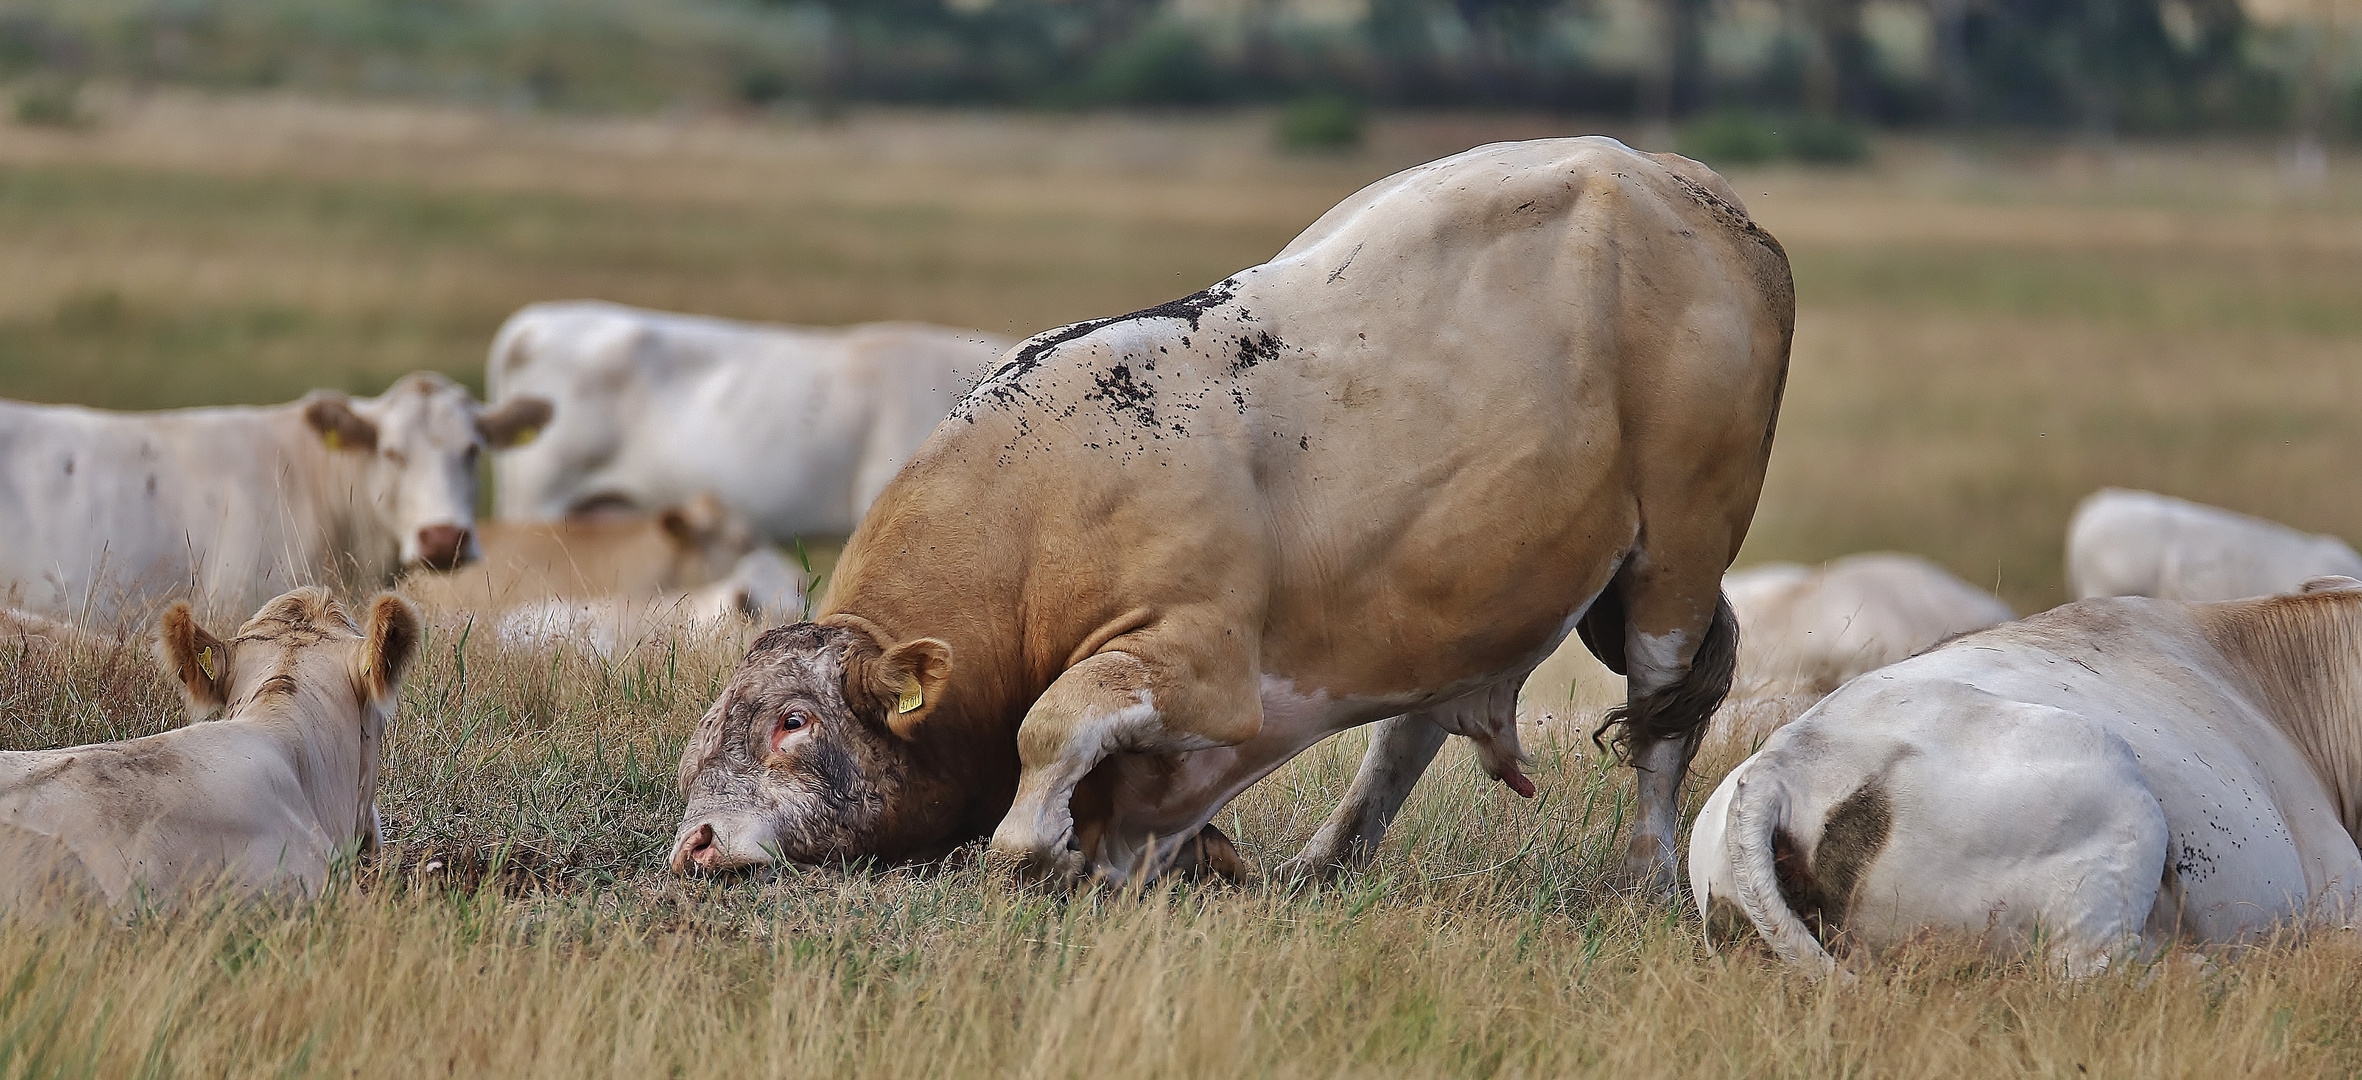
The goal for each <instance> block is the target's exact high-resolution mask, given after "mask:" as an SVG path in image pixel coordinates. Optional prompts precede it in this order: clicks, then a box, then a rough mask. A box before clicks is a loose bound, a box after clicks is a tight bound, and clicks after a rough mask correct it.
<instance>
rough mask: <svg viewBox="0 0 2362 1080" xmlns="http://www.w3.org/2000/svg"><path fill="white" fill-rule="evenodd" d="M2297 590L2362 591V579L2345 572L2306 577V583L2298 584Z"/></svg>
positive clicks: (2310, 591) (2311, 591) (2316, 591)
mask: <svg viewBox="0 0 2362 1080" xmlns="http://www.w3.org/2000/svg"><path fill="white" fill-rule="evenodd" d="M2296 591H2298V592H2300V593H2329V592H2362V581H2357V580H2355V579H2353V578H2350V577H2346V576H2345V575H2343V574H2327V575H2323V576H2321V577H2317V578H2307V579H2305V583H2304V584H2302V585H2299V586H2297V589H2296Z"/></svg>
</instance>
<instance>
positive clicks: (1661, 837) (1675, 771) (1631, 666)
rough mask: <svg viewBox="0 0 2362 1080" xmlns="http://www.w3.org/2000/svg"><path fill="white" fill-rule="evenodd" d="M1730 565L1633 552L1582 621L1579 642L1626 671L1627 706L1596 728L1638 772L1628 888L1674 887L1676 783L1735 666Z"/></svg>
mask: <svg viewBox="0 0 2362 1080" xmlns="http://www.w3.org/2000/svg"><path fill="white" fill-rule="evenodd" d="M1724 550H1727V549H1724ZM1718 554H1719V553H1718ZM1726 561H1727V559H1714V558H1705V557H1699V558H1695V559H1688V560H1680V559H1667V560H1664V561H1662V562H1659V561H1657V560H1653V559H1650V558H1647V557H1636V558H1635V559H1634V560H1633V561H1632V562H1630V563H1627V564H1626V565H1625V567H1624V569H1623V571H1622V572H1621V573H1619V574H1618V575H1617V577H1616V580H1615V581H1614V582H1613V583H1611V584H1610V585H1609V586H1608V589H1607V591H1606V592H1605V593H1602V594H1601V595H1600V597H1599V599H1598V601H1596V602H1595V603H1593V604H1592V606H1591V610H1590V612H1589V613H1587V614H1586V615H1585V616H1584V617H1583V622H1582V625H1581V627H1580V629H1581V632H1582V635H1583V643H1584V644H1585V645H1587V646H1589V647H1590V649H1591V651H1592V653H1593V654H1594V655H1596V656H1598V657H1599V658H1600V660H1601V661H1602V662H1604V663H1606V664H1607V666H1608V667H1609V668H1611V669H1614V670H1616V671H1618V672H1621V673H1622V674H1623V675H1624V693H1625V697H1624V704H1622V705H1619V706H1617V707H1615V708H1614V709H1611V710H1609V711H1608V715H1607V719H1606V721H1605V722H1604V723H1602V724H1601V725H1600V729H1599V732H1600V734H1605V733H1608V732H1609V731H1610V730H1611V729H1612V730H1613V735H1612V736H1610V738H1609V741H1610V742H1611V744H1612V745H1613V747H1614V749H1615V751H1616V753H1617V754H1618V756H1620V757H1621V758H1622V759H1623V760H1624V761H1625V762H1627V763H1629V764H1630V765H1631V766H1632V767H1633V769H1634V770H1636V771H1637V772H1638V774H1639V781H1640V782H1639V788H1640V791H1639V806H1638V807H1637V808H1636V809H1637V813H1636V814H1635V816H1634V819H1633V823H1632V838H1631V839H1630V840H1629V841H1628V842H1627V843H1626V844H1625V847H1624V861H1623V865H1622V866H1621V867H1620V868H1619V870H1618V872H1617V878H1618V880H1619V882H1620V883H1622V884H1623V885H1624V886H1625V887H1627V888H1633V889H1640V890H1646V891H1650V892H1656V893H1670V892H1671V891H1672V889H1673V887H1674V872H1673V836H1674V832H1675V830H1676V828H1677V827H1678V825H1679V816H1680V811H1681V783H1682V780H1683V779H1684V778H1685V776H1686V775H1687V774H1688V772H1689V763H1690V758H1691V757H1692V756H1693V755H1695V754H1696V753H1697V750H1698V741H1699V739H1700V738H1701V737H1702V736H1704V735H1705V732H1706V725H1707V723H1708V722H1709V721H1711V720H1712V719H1713V718H1714V710H1715V709H1716V708H1718V707H1720V706H1721V705H1722V699H1723V696H1724V695H1725V694H1727V693H1729V692H1730V684H1731V677H1732V675H1733V673H1734V671H1735V669H1736V668H1737V666H1738V650H1739V626H1738V620H1737V618H1736V617H1734V616H1733V615H1732V614H1731V609H1730V604H1729V602H1728V601H1725V600H1724V599H1723V598H1722V592H1721V587H1720V583H1721V575H1722V569H1723V563H1724V562H1726ZM1595 737H1596V736H1595Z"/></svg>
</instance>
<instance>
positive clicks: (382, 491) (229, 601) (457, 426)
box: [0, 374, 550, 627]
mask: <svg viewBox="0 0 2362 1080" xmlns="http://www.w3.org/2000/svg"><path fill="white" fill-rule="evenodd" d="M549 417H550V407H549V403H548V401H547V400H545V399H543V398H539V397H532V396H516V397H512V398H511V400H509V401H508V402H505V403H503V404H502V405H501V406H500V407H498V408H494V409H489V410H487V409H484V408H482V407H480V406H478V405H477V404H476V402H475V401H474V400H473V399H472V398H470V397H469V395H468V392H467V391H466V390H465V389H464V388H462V387H460V386H459V385H458V384H456V383H453V382H452V381H451V380H449V379H446V378H444V377H442V376H440V375H433V374H415V375H411V376H408V377H406V378H404V379H403V380H401V381H400V382H399V383H397V384H395V386H394V387H393V388H392V389H390V390H388V391H386V392H385V394H384V395H382V396H380V397H376V398H360V399H348V398H346V397H345V396H343V395H341V394H328V393H315V394H312V395H310V396H308V397H306V398H304V399H303V400H301V401H296V402H292V403H289V404H285V405H275V406H268V407H259V408H257V407H231V408H209V409H179V410H172V411H167V412H152V413H122V412H106V411H102V410H98V409H86V408H81V407H79V406H72V405H33V404H26V403H23V402H13V401H8V402H0V603H9V604H14V605H16V606H19V607H22V608H25V609H26V610H29V611H32V612H34V613H36V614H48V615H62V616H67V617H71V618H75V619H78V620H80V621H82V622H83V623H84V624H85V625H88V626H96V627H105V626H111V625H114V624H118V623H120V622H121V621H123V620H124V619H125V618H126V617H136V616H140V615H143V614H145V613H147V612H149V611H153V610H154V608H153V605H154V604H156V603H157V602H158V601H159V600H162V599H164V598H167V597H172V596H181V597H185V598H188V599H190V600H192V601H194V602H195V603H196V605H197V607H198V610H199V611H200V612H201V613H205V614H208V615H210V614H215V613H226V614H232V615H234V614H236V613H240V612H247V611H252V610H254V608H255V607H256V606H257V605H259V604H261V603H262V601H264V600H266V599H268V598H270V597H271V596H274V595H277V594H278V593H280V592H283V591H285V590H287V589H290V588H293V587H295V586H298V585H306V584H313V583H318V582H321V581H330V582H335V583H337V584H339V585H342V586H345V587H347V588H350V589H353V590H359V589H362V588H369V587H375V586H377V585H381V584H384V583H385V582H387V581H388V580H390V579H391V578H392V577H393V576H394V575H395V573H396V572H398V571H399V570H400V569H402V568H404V567H413V566H420V567H426V568H429V569H435V570H448V569H450V568H452V567H455V566H458V565H461V564H463V563H466V562H468V561H470V560H472V559H474V558H476V557H477V554H478V551H477V547H476V540H475V535H474V527H475V501H476V488H477V470H476V462H477V458H478V456H479V455H480V453H481V451H482V450H483V449H484V448H486V447H491V448H493V449H501V448H505V447H508V446H512V445H515V444H517V443H519V442H522V441H525V440H527V439H529V438H530V437H531V436H532V434H533V432H534V431H535V430H536V429H538V428H540V427H541V426H542V425H544V424H546V423H547V422H548V420H549Z"/></svg>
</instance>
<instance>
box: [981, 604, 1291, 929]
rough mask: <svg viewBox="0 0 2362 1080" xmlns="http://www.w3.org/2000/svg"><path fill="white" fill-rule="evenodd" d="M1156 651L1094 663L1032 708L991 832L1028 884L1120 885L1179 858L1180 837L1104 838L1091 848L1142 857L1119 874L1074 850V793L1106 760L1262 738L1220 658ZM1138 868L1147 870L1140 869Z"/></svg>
mask: <svg viewBox="0 0 2362 1080" xmlns="http://www.w3.org/2000/svg"><path fill="white" fill-rule="evenodd" d="M1233 640H1235V639H1233ZM1120 643H1122V641H1121V639H1119V641H1118V642H1117V643H1111V644H1120ZM1169 647H1170V646H1168V648H1169ZM1163 651H1164V650H1163V649H1159V648H1157V647H1156V645H1155V644H1152V643H1149V642H1141V643H1137V644H1136V645H1135V646H1134V647H1133V648H1110V649H1107V650H1105V651H1102V652H1099V653H1095V654H1093V655H1092V656H1090V657H1089V658H1088V659H1085V660H1084V661H1083V662H1081V663H1079V664H1076V665H1075V666H1073V667H1071V668H1068V669H1067V670H1066V672H1065V674H1063V675H1060V676H1059V677H1058V679H1057V681H1056V682H1053V683H1051V684H1050V689H1049V690H1048V691H1047V692H1045V693H1043V694H1042V696H1041V698H1040V699H1039V700H1037V701H1035V702H1034V705H1033V708H1032V709H1030V710H1028V711H1027V712H1026V714H1025V720H1024V723H1023V724H1022V725H1020V726H1019V728H1018V729H1017V757H1018V762H1019V764H1020V766H1021V768H1022V772H1020V774H1019V775H1018V779H1017V797H1016V799H1015V801H1014V802H1012V803H1011V804H1010V806H1009V812H1008V814H1007V816H1005V817H1003V818H1002V819H1001V823H1000V826H999V827H998V828H996V829H994V830H993V834H992V845H991V850H992V851H993V852H994V853H995V854H998V855H1002V856H1006V857H1011V858H1014V859H1016V860H1018V861H1019V863H1020V865H1021V866H1023V867H1024V868H1026V869H1027V870H1029V871H1031V872H1033V873H1036V874H1043V875H1048V876H1053V877H1062V878H1066V879H1069V880H1072V879H1076V878H1080V877H1083V876H1086V875H1092V876H1097V877H1101V878H1104V879H1108V880H1111V881H1116V882H1121V881H1125V880H1128V879H1130V878H1131V877H1132V876H1133V875H1134V874H1135V873H1139V872H1145V873H1147V874H1150V875H1153V874H1154V873H1155V872H1156V871H1157V870H1158V869H1160V868H1161V863H1162V861H1164V860H1166V859H1169V858H1171V857H1173V856H1175V855H1177V854H1178V853H1179V852H1178V848H1179V845H1180V843H1181V842H1183V841H1185V840H1187V839H1188V838H1187V837H1174V838H1157V839H1156V841H1155V842H1153V843H1145V844H1134V843H1131V842H1130V841H1131V840H1132V839H1133V838H1120V837H1119V838H1110V841H1109V842H1105V843H1102V845H1100V846H1101V847H1102V848H1104V849H1106V850H1109V851H1117V852H1123V851H1138V852H1141V853H1143V854H1145V855H1147V856H1149V857H1148V858H1146V859H1145V860H1143V859H1139V858H1128V859H1124V860H1121V864H1120V865H1119V864H1118V863H1115V862H1106V861H1102V860H1095V859H1093V858H1092V857H1091V855H1092V854H1093V853H1086V852H1084V851H1081V850H1079V849H1078V847H1077V845H1076V842H1075V840H1076V835H1075V820H1074V793H1075V787H1076V786H1077V785H1078V784H1080V783H1082V781H1083V778H1084V777H1086V776H1088V775H1090V773H1091V771H1092V770H1093V769H1096V768H1098V767H1099V765H1100V763H1101V762H1103V761H1105V760H1107V758H1108V757H1109V756H1110V755H1112V754H1148V755H1174V754H1184V753H1188V752H1190V751H1194V750H1205V749H1209V748H1212V747H1216V746H1231V745H1236V744H1237V743H1239V742H1242V741H1244V740H1245V739H1246V738H1248V737H1250V736H1252V735H1253V734H1254V733H1255V732H1256V731H1258V730H1260V729H1261V726H1262V712H1261V706H1260V704H1259V702H1258V701H1257V699H1256V696H1255V695H1254V693H1253V691H1252V687H1253V683H1252V681H1251V680H1249V679H1247V678H1246V677H1245V673H1244V672H1245V669H1244V667H1243V665H1240V664H1237V663H1235V662H1230V663H1226V662H1225V660H1226V659H1228V658H1225V657H1222V656H1220V655H1219V653H1217V654H1216V655H1213V656H1206V655H1189V656H1187V657H1186V659H1185V660H1179V661H1165V660H1162V659H1160V655H1159V654H1160V653H1162V652H1163ZM1231 651H1235V647H1233V649H1232V650H1231ZM1225 668H1234V669H1236V670H1233V671H1224V670H1222V669H1225ZM1176 673H1186V675H1185V676H1181V675H1177V674H1176ZM1226 675H1227V676H1230V677H1227V678H1226V677H1225V676H1226ZM1232 683H1237V684H1238V685H1237V686H1232V685H1230V684H1232ZM1242 689H1243V690H1244V692H1243V693H1242V692H1240V690H1242ZM1143 861H1145V862H1147V863H1149V864H1151V865H1146V866H1142V865H1139V863H1141V862H1143Z"/></svg>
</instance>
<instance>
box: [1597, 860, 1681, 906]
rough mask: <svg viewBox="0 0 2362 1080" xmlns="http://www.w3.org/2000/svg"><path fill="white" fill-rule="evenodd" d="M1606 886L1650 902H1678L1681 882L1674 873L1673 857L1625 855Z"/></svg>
mask: <svg viewBox="0 0 2362 1080" xmlns="http://www.w3.org/2000/svg"><path fill="white" fill-rule="evenodd" d="M1608 886H1609V887H1610V888H1613V889H1614V890H1616V891H1617V892H1620V893H1623V894H1625V895H1628V896H1632V897H1636V898H1643V899H1649V900H1663V901H1671V900H1678V899H1679V898H1680V896H1679V890H1680V888H1681V882H1680V878H1679V876H1678V875H1676V874H1675V873H1674V869H1673V856H1672V853H1670V852H1666V853H1664V854H1661V855H1660V854H1655V853H1650V854H1646V855H1643V854H1639V853H1627V854H1626V855H1625V856H1624V865H1622V866H1620V867H1617V868H1616V872H1615V875H1614V876H1612V877H1610V878H1609V879H1608Z"/></svg>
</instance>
